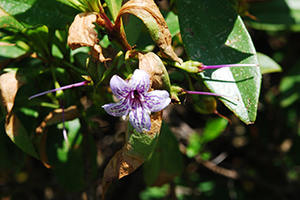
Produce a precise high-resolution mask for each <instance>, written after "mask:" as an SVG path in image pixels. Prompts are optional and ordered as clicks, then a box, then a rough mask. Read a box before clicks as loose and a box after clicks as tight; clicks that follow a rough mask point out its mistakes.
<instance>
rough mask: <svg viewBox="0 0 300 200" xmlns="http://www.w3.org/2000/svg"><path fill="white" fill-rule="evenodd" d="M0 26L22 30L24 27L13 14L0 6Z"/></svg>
mask: <svg viewBox="0 0 300 200" xmlns="http://www.w3.org/2000/svg"><path fill="white" fill-rule="evenodd" d="M0 28H16V29H18V30H22V29H24V28H25V27H24V26H23V24H22V23H20V22H19V21H18V20H16V19H15V18H14V17H13V16H11V15H9V14H7V13H6V12H4V11H3V10H2V9H1V7H0Z"/></svg>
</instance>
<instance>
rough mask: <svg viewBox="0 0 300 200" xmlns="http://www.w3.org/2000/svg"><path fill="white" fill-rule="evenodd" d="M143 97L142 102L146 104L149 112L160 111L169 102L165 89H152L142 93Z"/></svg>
mask: <svg viewBox="0 0 300 200" xmlns="http://www.w3.org/2000/svg"><path fill="white" fill-rule="evenodd" d="M144 97H145V102H144V104H146V106H147V107H148V108H149V110H150V111H151V112H158V111H161V110H163V109H164V108H165V107H167V106H168V105H169V104H170V102H171V98H170V97H169V93H168V92H167V91H165V90H154V91H151V92H148V93H146V94H144Z"/></svg>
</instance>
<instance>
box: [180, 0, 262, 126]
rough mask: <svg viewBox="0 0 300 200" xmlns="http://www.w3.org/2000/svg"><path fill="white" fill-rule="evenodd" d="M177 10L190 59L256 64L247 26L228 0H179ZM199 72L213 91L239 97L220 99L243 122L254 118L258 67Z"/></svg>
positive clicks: (206, 62)
mask: <svg viewBox="0 0 300 200" xmlns="http://www.w3.org/2000/svg"><path fill="white" fill-rule="evenodd" d="M216 13H218V14H216ZM178 14H179V15H178V16H179V23H180V31H181V34H182V39H183V42H184V46H185V49H186V51H187V54H188V56H189V57H190V59H191V60H195V61H199V62H202V63H204V64H205V65H218V64H227V63H244V64H257V65H258V60H257V57H256V52H255V48H254V46H253V44H252V41H251V38H250V36H249V34H248V32H247V29H246V27H245V26H244V24H243V22H242V20H241V18H240V17H239V16H238V15H237V13H236V11H235V10H234V9H233V8H232V6H231V5H230V3H229V2H228V1H211V0H199V1H190V0H178ZM199 76H201V77H202V78H203V81H204V83H205V84H206V86H207V87H208V88H209V89H210V90H211V91H212V92H214V93H218V94H224V95H227V96H231V97H233V98H237V99H238V100H232V99H230V100H229V99H228V100H227V99H225V98H221V99H220V100H221V101H222V102H223V103H224V104H225V105H226V106H227V107H228V108H229V109H230V110H232V111H233V112H234V113H235V115H236V116H238V117H239V118H240V119H241V120H242V121H243V122H245V123H246V124H249V123H253V122H254V121H255V119H256V111H257V104H258V97H259V92H260V85H261V74H260V69H259V67H232V68H222V69H212V70H206V71H204V72H202V73H199Z"/></svg>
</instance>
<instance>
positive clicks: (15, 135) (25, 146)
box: [5, 112, 39, 159]
mask: <svg viewBox="0 0 300 200" xmlns="http://www.w3.org/2000/svg"><path fill="white" fill-rule="evenodd" d="M5 130H6V134H7V135H8V136H9V137H10V139H11V141H12V142H13V143H14V144H15V145H17V146H18V147H19V148H20V149H22V150H23V151H25V152H26V153H28V154H29V155H31V156H33V157H35V158H37V159H38V158H39V156H38V154H37V152H36V150H35V148H34V146H33V143H32V141H31V138H30V136H29V134H28V133H27V131H26V129H25V128H24V126H23V125H22V124H21V122H20V120H19V118H18V117H17V115H16V114H15V113H14V112H11V113H10V116H8V118H7V120H6V124H5Z"/></svg>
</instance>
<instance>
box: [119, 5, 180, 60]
mask: <svg viewBox="0 0 300 200" xmlns="http://www.w3.org/2000/svg"><path fill="white" fill-rule="evenodd" d="M125 13H129V14H133V15H135V16H137V17H138V18H140V19H141V20H142V21H143V23H144V24H145V25H146V27H147V28H148V30H149V33H150V35H151V37H152V39H153V40H154V41H155V42H156V44H157V45H158V47H159V48H160V49H161V51H162V52H163V56H166V57H168V58H170V59H172V60H174V61H176V62H178V63H180V64H181V63H182V59H181V58H179V57H178V56H177V55H176V53H175V52H174V51H173V49H172V46H171V43H172V36H171V33H170V31H169V29H168V25H167V23H166V21H165V19H164V17H163V16H162V14H161V13H160V11H159V9H158V7H157V6H156V4H155V3H154V1H153V0H130V1H128V2H127V3H126V4H124V5H123V6H122V8H121V10H120V12H119V14H118V16H117V19H116V23H115V29H117V30H118V29H119V28H120V27H121V20H120V18H121V16H122V15H123V14H125Z"/></svg>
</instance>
